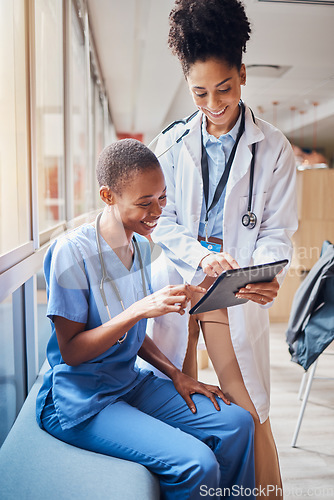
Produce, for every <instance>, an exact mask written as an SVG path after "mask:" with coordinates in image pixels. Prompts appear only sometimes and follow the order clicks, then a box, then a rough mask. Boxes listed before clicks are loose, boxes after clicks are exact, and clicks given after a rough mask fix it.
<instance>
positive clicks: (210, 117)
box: [151, 0, 297, 498]
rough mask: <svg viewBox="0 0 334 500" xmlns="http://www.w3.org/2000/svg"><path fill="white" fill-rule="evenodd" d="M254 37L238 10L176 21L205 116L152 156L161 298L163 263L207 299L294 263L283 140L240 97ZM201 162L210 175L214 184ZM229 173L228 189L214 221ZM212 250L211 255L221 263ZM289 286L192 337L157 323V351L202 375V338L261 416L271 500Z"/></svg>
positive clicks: (230, 0)
mask: <svg viewBox="0 0 334 500" xmlns="http://www.w3.org/2000/svg"><path fill="white" fill-rule="evenodd" d="M249 34H250V25H249V22H248V19H247V17H246V14H245V11H244V7H243V5H242V4H241V3H240V2H239V1H238V0H195V1H192V2H190V1H189V0H177V1H176V2H175V6H174V9H173V10H172V11H171V14H170V32H169V39H168V42H169V47H170V48H171V49H172V52H173V53H174V54H176V55H177V57H178V59H179V60H180V62H181V65H182V69H183V71H184V75H185V78H186V81H187V84H188V86H189V90H190V93H191V95H192V97H193V100H194V103H195V105H196V107H197V108H198V109H199V111H198V113H197V114H195V116H192V117H191V119H189V120H185V121H184V122H183V123H182V122H181V123H178V124H176V125H175V126H174V127H172V128H171V129H169V130H168V131H167V132H166V133H164V134H163V135H162V136H161V138H160V140H159V143H158V148H157V151H156V153H157V154H158V155H159V154H161V153H164V152H165V151H166V150H167V149H168V148H169V147H170V146H171V147H170V149H169V150H168V151H167V152H165V153H164V154H162V155H161V157H160V162H161V165H162V168H163V171H164V174H165V178H166V183H167V198H168V202H167V206H166V208H165V209H164V212H163V215H162V217H161V218H160V221H159V224H158V227H157V229H156V230H155V231H154V233H153V235H152V238H153V240H154V241H155V242H156V243H158V244H159V245H160V246H161V247H162V248H163V250H164V252H163V255H162V256H161V257H160V258H158V259H157V262H156V265H157V266H159V270H160V273H159V279H160V282H159V283H156V287H157V288H159V287H160V286H161V285H163V284H164V283H163V274H162V273H161V269H162V259H165V261H166V266H167V267H166V272H165V276H164V279H165V281H169V282H170V283H174V284H175V283H177V282H188V283H203V285H202V286H205V287H208V286H210V284H211V283H212V282H213V281H214V279H215V277H217V276H218V275H219V274H220V273H221V272H222V271H223V270H227V269H231V268H236V267H239V266H241V267H243V266H248V265H256V264H263V263H266V262H271V261H278V260H281V259H288V260H289V261H290V260H291V255H292V245H291V241H290V238H291V235H292V234H293V232H294V231H295V230H296V228H297V213H296V200H295V161H294V156H293V152H292V149H291V146H290V144H289V142H288V141H287V139H286V138H285V137H284V136H283V134H282V133H281V132H280V131H279V130H277V129H276V128H275V127H273V126H272V125H270V124H269V123H266V122H264V121H263V120H260V119H258V118H255V117H253V116H252V112H251V111H250V109H249V108H248V107H247V106H245V105H244V104H243V103H242V101H240V98H241V85H245V84H246V69H245V66H244V64H242V52H243V51H245V49H246V42H247V41H248V39H249ZM243 120H244V123H243ZM183 134H184V136H183V138H182V140H180V141H179V142H178V143H176V144H175V142H176V141H177V139H178V138H179V137H181V136H182V135H183ZM239 136H240V137H239ZM236 143H237V147H236V150H235V156H234V158H233V148H234V146H235V144H236ZM253 145H255V146H253ZM234 149H235V148H234ZM253 153H255V162H254V182H253V192H252V196H251V209H250V210H249V207H248V201H249V186H250V169H251V161H252V157H253ZM205 156H206V158H207V160H206V161H207V165H208V172H209V173H208V178H206V179H205V177H203V176H204V175H206V174H203V168H204V167H203V158H204V157H205ZM231 157H232V160H233V161H232V163H231V160H230V158H231ZM229 163H230V167H231V169H230V173H229V176H228V180H227V183H226V185H225V186H223V187H222V193H221V194H220V193H218V194H219V196H218V201H217V203H216V205H215V206H213V207H212V208H211V210H209V208H210V205H211V202H212V200H213V199H214V194H215V191H216V188H217V185H218V184H219V180H220V177H221V176H222V173H223V171H224V169H228V166H229ZM203 179H204V180H205V183H204V184H205V185H204V186H203ZM205 186H208V187H207V189H208V199H207V200H206V199H205V198H206V197H205V196H204V191H205ZM213 204H214V203H213ZM252 213H254V214H255V215H256V218H257V220H256V221H255V225H254V227H252V225H253V224H252V223H253V220H251V221H250V220H249V218H248V219H247V217H246V220H245V219H244V223H245V222H246V224H247V222H250V224H248V226H247V225H244V224H243V222H242V220H243V216H244V215H245V214H247V215H248V216H251V215H252ZM203 240H207V241H203ZM210 244H214V246H215V250H216V251H215V252H213V251H212V247H211V246H209V245H210ZM283 276H284V272H283V273H281V275H280V276H278V277H277V279H276V278H275V279H274V280H273V282H271V283H260V284H256V285H250V286H249V288H248V287H247V288H243V289H241V290H240V291H239V293H238V295H239V296H240V297H243V298H247V299H249V301H248V302H247V303H243V304H240V305H238V306H235V307H231V308H228V309H227V310H226V309H221V310H219V311H212V312H208V313H202V314H198V315H195V316H191V317H190V319H189V317H188V319H189V332H188V336H187V335H185V334H184V333H183V332H185V331H186V324H185V321H186V319H185V318H184V317H183V318H180V319H178V318H176V317H175V316H176V315H167V316H164V317H162V318H159V319H158V320H157V321H154V322H153V323H151V328H152V335H153V337H154V340H155V342H156V343H157V344H158V345H159V347H160V349H162V350H163V351H164V353H165V354H166V355H167V357H169V358H170V359H171V360H172V361H173V362H174V363H175V364H176V365H178V366H180V367H181V366H183V370H184V371H185V372H186V373H188V374H191V375H193V376H194V375H195V376H196V371H197V367H196V365H195V361H194V360H195V353H196V344H197V339H198V332H199V327H200V326H201V328H202V331H203V335H204V339H205V342H206V346H207V350H208V353H209V356H210V358H211V360H212V363H213V366H214V368H215V371H216V373H217V376H218V378H219V382H220V385H221V388H222V390H223V392H225V393H226V394H228V396H229V397H230V398H231V399H232V400H233V401H234V402H236V403H237V404H239V405H240V406H243V407H244V408H246V409H247V410H249V411H250V412H251V414H252V415H253V418H254V421H255V467H256V482H257V486H258V487H259V488H260V487H261V488H265V489H264V490H259V493H261V491H262V494H263V495H265V496H267V497H269V498H270V497H271V498H281V497H282V490H281V487H282V484H281V479H280V471H279V463H278V458H277V451H276V447H275V442H274V439H273V436H272V433H271V428H270V423H269V418H268V414H269V391H270V382H269V319H268V310H267V307H266V305H267V304H270V303H271V302H272V301H273V299H274V298H275V297H276V295H277V292H278V289H279V282H281V281H282V279H283ZM182 322H183V323H182ZM259 496H261V495H259Z"/></svg>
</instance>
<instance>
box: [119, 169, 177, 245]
mask: <svg viewBox="0 0 334 500" xmlns="http://www.w3.org/2000/svg"><path fill="white" fill-rule="evenodd" d="M166 201H167V197H166V183H165V178H164V175H163V173H162V170H161V168H160V166H158V167H157V166H156V165H153V166H152V168H151V169H146V170H142V171H138V172H136V173H134V174H133V177H132V179H131V180H129V181H127V182H126V183H125V184H124V186H122V190H121V192H120V193H119V194H117V193H112V205H114V209H115V214H117V215H116V216H117V218H118V220H119V222H121V223H122V225H123V227H124V231H125V233H126V235H127V238H128V239H131V237H132V234H133V233H139V234H142V235H143V236H148V235H149V234H150V233H152V231H153V229H154V228H155V227H156V225H157V223H158V220H159V217H160V215H161V212H162V209H163V207H164V206H165V205H166Z"/></svg>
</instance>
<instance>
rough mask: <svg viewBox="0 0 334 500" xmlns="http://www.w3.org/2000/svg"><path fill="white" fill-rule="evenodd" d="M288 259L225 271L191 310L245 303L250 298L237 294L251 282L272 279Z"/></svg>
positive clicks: (197, 310)
mask: <svg viewBox="0 0 334 500" xmlns="http://www.w3.org/2000/svg"><path fill="white" fill-rule="evenodd" d="M288 262H289V261H288V260H287V259H285V260H279V261H277V262H270V263H269V264H260V265H259V266H250V267H241V268H239V269H230V270H229V271H223V272H222V274H221V275H220V276H218V278H217V279H216V281H215V282H214V283H213V284H212V285H211V286H210V288H209V289H208V290H207V292H206V294H205V295H203V297H202V298H201V299H200V300H199V301H198V302H197V304H195V305H194V307H192V308H191V309H190V311H189V313H190V314H195V313H196V314H197V313H202V312H207V311H214V310H215V309H222V308H225V307H231V306H236V305H239V304H244V303H245V302H247V301H248V299H237V298H236V296H235V294H236V293H237V292H238V291H239V290H240V288H243V287H245V286H246V285H248V284H249V283H261V282H270V281H272V280H273V279H274V278H275V276H276V274H278V273H279V272H280V271H281V270H282V269H283V268H284V267H285V266H286V265H287V263H288Z"/></svg>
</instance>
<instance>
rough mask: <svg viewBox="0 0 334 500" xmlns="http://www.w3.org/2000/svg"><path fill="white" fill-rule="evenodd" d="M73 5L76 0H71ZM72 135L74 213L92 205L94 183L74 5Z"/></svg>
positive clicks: (79, 33) (83, 68)
mask: <svg viewBox="0 0 334 500" xmlns="http://www.w3.org/2000/svg"><path fill="white" fill-rule="evenodd" d="M72 5H73V4H72ZM71 62H72V66H73V68H72V76H73V79H72V89H71V97H72V137H73V179H74V185H73V189H74V192H73V198H74V216H75V217H76V216H78V215H81V214H83V213H85V212H87V211H88V210H89V209H90V208H91V203H92V183H91V181H90V177H89V176H90V173H91V172H89V158H88V112H89V110H88V105H87V103H88V99H87V97H88V91H87V69H86V64H85V63H86V58H85V39H84V35H83V32H82V29H81V26H80V23H79V20H78V17H77V13H76V11H75V9H74V6H73V8H72V56H71Z"/></svg>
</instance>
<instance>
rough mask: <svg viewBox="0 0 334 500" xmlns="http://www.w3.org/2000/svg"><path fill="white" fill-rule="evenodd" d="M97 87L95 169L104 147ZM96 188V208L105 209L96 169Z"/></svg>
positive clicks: (101, 114)
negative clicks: (100, 195)
mask: <svg viewBox="0 0 334 500" xmlns="http://www.w3.org/2000/svg"><path fill="white" fill-rule="evenodd" d="M94 87H95V95H94V99H95V106H94V111H95V116H94V123H95V127H94V131H95V157H94V167H95V166H96V162H97V159H98V157H99V154H100V153H101V151H102V149H103V147H104V127H103V106H102V103H101V99H100V94H99V88H98V86H97V85H95V86H94ZM94 186H95V191H96V196H95V199H96V200H97V203H96V207H97V208H103V207H104V203H103V201H102V200H101V198H100V197H99V195H98V193H99V185H98V182H97V179H96V175H95V168H94Z"/></svg>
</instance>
